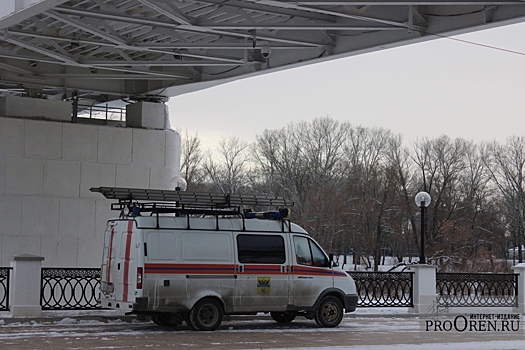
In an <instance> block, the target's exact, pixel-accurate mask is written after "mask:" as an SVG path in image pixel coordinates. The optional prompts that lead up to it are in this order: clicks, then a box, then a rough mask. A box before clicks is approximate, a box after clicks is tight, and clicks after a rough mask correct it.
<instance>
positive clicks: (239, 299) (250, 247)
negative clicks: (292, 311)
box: [234, 233, 291, 312]
mask: <svg viewBox="0 0 525 350" xmlns="http://www.w3.org/2000/svg"><path fill="white" fill-rule="evenodd" d="M286 239H287V237H286V236H285V235H284V234H278V233H275V234H273V233H272V234H269V233H265V234H253V233H249V234H248V233H247V234H245V233H239V234H237V235H236V242H235V244H236V255H237V257H236V258H237V261H236V264H237V266H236V277H237V278H236V280H235V281H236V288H235V301H234V310H235V311H236V312H242V311H245V312H255V311H285V310H286V307H287V305H288V304H289V301H290V297H291V295H290V288H289V286H290V274H289V268H288V266H289V262H288V261H287V254H286V247H287V245H288V242H286Z"/></svg>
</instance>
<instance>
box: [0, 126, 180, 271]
mask: <svg viewBox="0 0 525 350" xmlns="http://www.w3.org/2000/svg"><path fill="white" fill-rule="evenodd" d="M179 169H180V136H179V134H178V133H177V132H175V131H173V130H146V129H133V128H119V127H110V126H95V125H85V124H72V123H63V122H57V121H42V120H32V119H22V118H7V117H0V215H1V219H0V221H1V225H0V266H9V264H10V261H11V260H12V259H13V257H14V256H17V255H21V254H33V255H38V256H43V257H44V258H45V260H44V262H43V266H49V267H55V266H58V267H76V266H79V267H98V266H99V265H100V263H101V259H102V251H101V248H102V243H103V242H102V237H103V231H104V227H105V222H106V220H107V219H108V218H110V217H114V216H117V215H118V213H116V212H112V211H110V210H109V207H110V203H111V201H109V200H106V199H105V198H104V197H103V196H102V195H100V194H97V193H91V192H90V191H89V188H91V187H99V186H117V187H138V188H158V189H169V188H170V186H171V187H173V186H172V184H173V183H172V180H173V178H175V177H177V176H178V175H179Z"/></svg>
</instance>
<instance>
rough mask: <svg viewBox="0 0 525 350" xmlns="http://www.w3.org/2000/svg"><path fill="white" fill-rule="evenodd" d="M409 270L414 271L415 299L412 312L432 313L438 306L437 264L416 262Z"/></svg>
mask: <svg viewBox="0 0 525 350" xmlns="http://www.w3.org/2000/svg"><path fill="white" fill-rule="evenodd" d="M408 269H409V271H413V272H414V285H413V288H414V289H413V293H414V294H413V296H412V298H413V301H414V307H413V308H412V309H411V310H410V312H414V313H418V314H425V313H432V312H433V310H434V309H435V307H436V296H437V295H436V269H437V266H433V265H426V264H416V265H410V267H409V268H408Z"/></svg>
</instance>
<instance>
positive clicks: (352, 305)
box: [345, 294, 358, 312]
mask: <svg viewBox="0 0 525 350" xmlns="http://www.w3.org/2000/svg"><path fill="white" fill-rule="evenodd" d="M357 300H358V297H357V294H347V295H345V312H353V311H355V309H356V307H357Z"/></svg>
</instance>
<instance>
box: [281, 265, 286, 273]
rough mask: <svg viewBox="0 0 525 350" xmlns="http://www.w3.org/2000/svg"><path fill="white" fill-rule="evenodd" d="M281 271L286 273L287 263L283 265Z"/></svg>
mask: <svg viewBox="0 0 525 350" xmlns="http://www.w3.org/2000/svg"><path fill="white" fill-rule="evenodd" d="M281 273H286V265H281Z"/></svg>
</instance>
